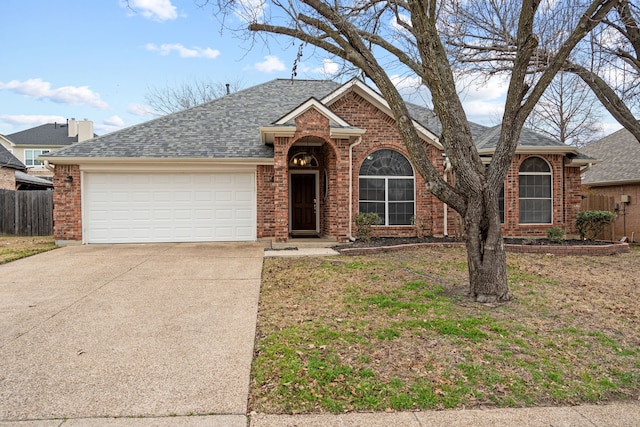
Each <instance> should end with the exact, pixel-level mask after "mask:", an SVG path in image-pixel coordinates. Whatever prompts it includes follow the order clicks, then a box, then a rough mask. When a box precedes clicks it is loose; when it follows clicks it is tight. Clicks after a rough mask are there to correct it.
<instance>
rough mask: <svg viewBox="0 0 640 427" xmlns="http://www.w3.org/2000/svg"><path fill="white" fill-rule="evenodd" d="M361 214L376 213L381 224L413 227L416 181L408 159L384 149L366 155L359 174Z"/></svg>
mask: <svg viewBox="0 0 640 427" xmlns="http://www.w3.org/2000/svg"><path fill="white" fill-rule="evenodd" d="M358 178H359V180H358V182H359V189H360V192H359V202H360V203H359V212H362V213H369V212H376V213H377V214H378V216H380V220H381V225H411V217H412V216H414V214H415V178H414V175H413V168H412V167H411V163H409V160H407V158H406V157H405V156H403V155H402V154H400V153H399V152H397V151H393V150H388V149H382V150H378V151H375V152H373V153H371V154H370V155H368V156H367V158H366V159H365V160H364V162H362V166H361V167H360V175H359V177H358Z"/></svg>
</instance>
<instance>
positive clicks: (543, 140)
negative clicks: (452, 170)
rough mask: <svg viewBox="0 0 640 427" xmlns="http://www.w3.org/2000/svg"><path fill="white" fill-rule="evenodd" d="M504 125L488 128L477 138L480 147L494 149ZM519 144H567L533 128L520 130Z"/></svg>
mask: <svg viewBox="0 0 640 427" xmlns="http://www.w3.org/2000/svg"><path fill="white" fill-rule="evenodd" d="M501 130H502V125H497V126H494V127H492V128H486V130H485V131H484V133H483V134H482V135H480V137H479V138H477V139H476V147H478V149H479V150H480V149H494V148H496V146H497V145H498V139H500V132H501ZM518 145H519V146H522V147H564V146H565V144H563V143H561V142H558V141H555V140H553V139H551V138H549V137H547V136H544V135H542V134H539V133H537V132H535V131H533V130H531V129H528V128H523V129H522V132H520V139H519V140H518Z"/></svg>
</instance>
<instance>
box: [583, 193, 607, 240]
mask: <svg viewBox="0 0 640 427" xmlns="http://www.w3.org/2000/svg"><path fill="white" fill-rule="evenodd" d="M614 201H615V199H614V197H613V196H605V195H604V194H588V195H587V196H586V197H585V198H584V199H582V205H581V206H580V210H581V211H613V205H614ZM597 239H598V240H615V234H614V224H610V225H606V226H605V227H604V229H603V230H602V232H601V233H600V234H599V235H598V237H597Z"/></svg>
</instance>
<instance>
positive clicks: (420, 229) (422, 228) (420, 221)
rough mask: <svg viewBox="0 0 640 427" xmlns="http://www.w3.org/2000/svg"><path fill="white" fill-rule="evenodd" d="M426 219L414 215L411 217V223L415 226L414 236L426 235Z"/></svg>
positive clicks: (421, 236) (420, 237)
mask: <svg viewBox="0 0 640 427" xmlns="http://www.w3.org/2000/svg"><path fill="white" fill-rule="evenodd" d="M427 224H428V222H427V220H426V219H424V218H418V217H416V216H415V215H413V216H412V217H411V225H413V226H414V227H415V228H416V237H417V238H419V239H422V238H423V237H427Z"/></svg>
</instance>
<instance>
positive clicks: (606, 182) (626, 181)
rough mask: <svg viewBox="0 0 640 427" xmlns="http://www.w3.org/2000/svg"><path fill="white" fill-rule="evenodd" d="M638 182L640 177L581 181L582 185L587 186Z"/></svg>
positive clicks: (639, 182)
mask: <svg viewBox="0 0 640 427" xmlns="http://www.w3.org/2000/svg"><path fill="white" fill-rule="evenodd" d="M632 184H640V179H638V178H636V179H619V180H614V181H599V182H583V183H582V185H585V186H587V187H608V186H610V185H632Z"/></svg>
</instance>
